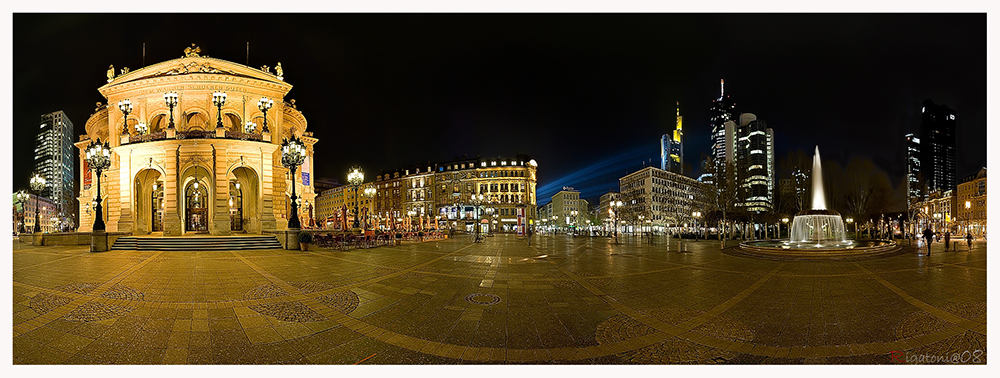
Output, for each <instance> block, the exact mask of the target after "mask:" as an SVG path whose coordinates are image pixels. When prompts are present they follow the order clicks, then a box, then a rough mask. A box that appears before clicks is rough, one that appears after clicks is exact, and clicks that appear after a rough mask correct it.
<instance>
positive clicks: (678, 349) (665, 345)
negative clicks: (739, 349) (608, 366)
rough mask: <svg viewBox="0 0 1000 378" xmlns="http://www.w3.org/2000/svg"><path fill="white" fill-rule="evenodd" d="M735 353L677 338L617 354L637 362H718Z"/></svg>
mask: <svg viewBox="0 0 1000 378" xmlns="http://www.w3.org/2000/svg"><path fill="white" fill-rule="evenodd" d="M737 355H739V353H736V352H730V351H726V350H722V349H716V348H712V347H708V346H704V345H701V344H695V343H692V342H690V341H687V340H681V339H678V338H670V339H668V340H665V341H663V342H659V343H656V344H653V345H650V346H647V347H645V348H640V349H636V350H632V351H628V352H625V353H621V354H619V356H620V357H621V358H622V359H623V360H625V361H628V362H631V363H637V364H718V363H724V362H726V361H728V360H730V359H733V358H735V357H736V356H737Z"/></svg>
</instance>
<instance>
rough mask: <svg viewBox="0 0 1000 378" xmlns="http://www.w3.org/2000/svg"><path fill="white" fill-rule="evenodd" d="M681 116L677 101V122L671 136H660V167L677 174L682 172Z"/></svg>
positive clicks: (682, 133) (682, 134) (679, 105)
mask: <svg viewBox="0 0 1000 378" xmlns="http://www.w3.org/2000/svg"><path fill="white" fill-rule="evenodd" d="M682 125H683V117H681V103H680V102H678V103H677V123H676V124H675V126H674V133H673V136H671V135H670V134H663V136H662V137H660V169H662V170H664V171H670V172H674V173H677V174H681V175H682V174H684V129H683V126H682Z"/></svg>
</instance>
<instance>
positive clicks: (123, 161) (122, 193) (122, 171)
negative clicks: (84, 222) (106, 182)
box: [108, 150, 135, 232]
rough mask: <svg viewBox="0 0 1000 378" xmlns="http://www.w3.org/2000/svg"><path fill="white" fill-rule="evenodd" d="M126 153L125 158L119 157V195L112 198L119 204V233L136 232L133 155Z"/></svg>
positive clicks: (129, 152) (129, 151)
mask: <svg viewBox="0 0 1000 378" xmlns="http://www.w3.org/2000/svg"><path fill="white" fill-rule="evenodd" d="M119 151H121V150H119ZM126 153H127V155H125V156H122V155H118V158H119V160H118V180H117V182H118V191H117V192H118V193H117V195H116V196H115V197H112V198H114V199H115V200H114V201H112V202H115V203H117V204H118V222H117V223H118V230H117V231H120V232H135V228H134V227H135V221H134V220H133V218H132V212H133V209H132V175H133V172H132V154H131V150H128V152H126ZM109 176H110V175H109ZM109 178H110V177H109ZM108 231H111V230H108Z"/></svg>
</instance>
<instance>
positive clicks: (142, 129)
mask: <svg viewBox="0 0 1000 378" xmlns="http://www.w3.org/2000/svg"><path fill="white" fill-rule="evenodd" d="M135 132H136V133H138V134H139V135H146V133H148V132H149V126H146V123H145V122H139V123H137V124H136V125H135Z"/></svg>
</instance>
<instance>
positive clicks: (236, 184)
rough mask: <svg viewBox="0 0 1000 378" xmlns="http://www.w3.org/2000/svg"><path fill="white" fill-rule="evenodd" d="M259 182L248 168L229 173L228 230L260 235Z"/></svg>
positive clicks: (236, 169)
mask: <svg viewBox="0 0 1000 378" xmlns="http://www.w3.org/2000/svg"><path fill="white" fill-rule="evenodd" d="M260 204H261V200H260V180H259V179H258V176H257V173H256V172H255V171H254V170H253V169H251V168H249V167H236V168H234V169H233V170H232V171H231V172H230V173H229V229H230V231H242V232H249V233H260V231H261V223H260V214H261V211H262V209H261V208H260V207H261V206H260Z"/></svg>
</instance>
